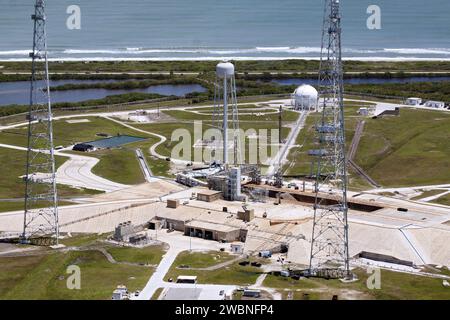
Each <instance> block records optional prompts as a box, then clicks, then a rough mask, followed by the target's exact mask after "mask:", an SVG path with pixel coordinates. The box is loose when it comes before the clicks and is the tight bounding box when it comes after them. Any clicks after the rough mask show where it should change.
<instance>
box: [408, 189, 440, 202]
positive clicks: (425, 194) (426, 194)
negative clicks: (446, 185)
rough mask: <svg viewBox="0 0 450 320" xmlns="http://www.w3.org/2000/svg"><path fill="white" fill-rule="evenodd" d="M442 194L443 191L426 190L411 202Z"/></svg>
mask: <svg viewBox="0 0 450 320" xmlns="http://www.w3.org/2000/svg"><path fill="white" fill-rule="evenodd" d="M422 191H423V190H422ZM443 192H444V191H443V190H427V191H423V192H422V194H421V195H419V196H416V197H413V198H411V200H420V199H423V198H428V197H431V196H435V195H438V194H440V193H443Z"/></svg>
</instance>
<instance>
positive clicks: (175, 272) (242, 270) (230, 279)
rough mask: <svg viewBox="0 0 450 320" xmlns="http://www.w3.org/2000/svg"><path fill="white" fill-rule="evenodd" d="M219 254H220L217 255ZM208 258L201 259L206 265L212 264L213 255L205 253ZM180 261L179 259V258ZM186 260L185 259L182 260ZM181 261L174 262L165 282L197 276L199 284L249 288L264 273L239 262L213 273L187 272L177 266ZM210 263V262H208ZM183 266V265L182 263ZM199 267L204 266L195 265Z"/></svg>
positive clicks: (191, 260)
mask: <svg viewBox="0 0 450 320" xmlns="http://www.w3.org/2000/svg"><path fill="white" fill-rule="evenodd" d="M217 254H218V253H217ZM205 255H206V256H207V257H202V258H200V257H199V259H204V260H206V263H207V264H208V263H211V254H210V253H205ZM177 259H178V258H177ZM182 259H185V258H182ZM180 261H183V260H178V262H177V260H176V261H175V262H174V264H173V265H172V267H171V268H170V270H169V272H168V273H167V274H166V276H165V278H164V279H165V280H166V281H167V280H168V279H169V278H173V280H174V281H176V279H177V277H178V276H180V275H185V276H197V281H198V283H205V284H206V283H209V284H235V285H241V286H248V285H252V284H254V283H255V281H256V279H257V278H258V276H259V275H260V274H261V273H263V271H262V269H261V268H257V267H252V266H240V265H239V264H238V262H235V263H233V264H231V265H229V266H226V267H223V268H220V269H217V270H212V271H205V270H202V271H198V270H185V269H178V268H177V266H178V265H180ZM208 261H209V262H208ZM186 262H191V263H193V262H194V260H193V259H192V258H188V259H187V260H186ZM181 264H182V263H181ZM194 265H197V266H198V267H200V266H203V265H201V264H194Z"/></svg>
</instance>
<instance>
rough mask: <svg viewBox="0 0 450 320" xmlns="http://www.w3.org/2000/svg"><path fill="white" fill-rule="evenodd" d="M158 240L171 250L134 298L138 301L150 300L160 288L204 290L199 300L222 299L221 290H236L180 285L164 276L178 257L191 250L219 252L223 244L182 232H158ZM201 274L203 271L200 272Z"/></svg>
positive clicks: (222, 286) (222, 287)
mask: <svg viewBox="0 0 450 320" xmlns="http://www.w3.org/2000/svg"><path fill="white" fill-rule="evenodd" d="M158 240H160V241H163V242H166V243H168V244H169V246H170V248H169V250H168V251H167V252H166V254H165V255H164V257H163V258H162V260H161V262H160V263H159V265H158V267H157V268H156V271H155V272H154V273H153V275H152V276H151V277H150V279H149V281H148V282H147V285H146V286H145V287H144V289H143V290H142V291H141V292H140V294H139V296H138V297H135V298H134V297H133V299H136V300H150V299H151V298H152V296H153V294H154V293H155V291H156V290H157V289H158V288H197V289H202V292H201V294H200V297H199V299H200V300H202V299H211V300H215V299H222V298H223V297H222V296H220V295H219V292H220V291H221V290H224V291H225V292H231V291H233V290H234V289H236V286H233V285H214V284H180V283H174V282H165V281H164V276H165V275H166V273H167V272H168V271H169V269H170V267H171V266H172V264H173V263H174V261H175V259H176V257H177V255H178V254H179V253H180V252H182V251H186V250H189V249H190V248H192V250H202V251H207V250H218V249H219V248H220V247H221V246H223V244H221V243H218V242H213V241H205V240H204V239H198V238H188V237H186V236H184V235H183V234H182V233H181V232H177V231H174V232H171V233H166V232H164V231H162V230H161V231H160V232H158ZM200 272H201V271H200ZM174 281H176V279H174Z"/></svg>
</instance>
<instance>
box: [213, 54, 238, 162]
mask: <svg viewBox="0 0 450 320" xmlns="http://www.w3.org/2000/svg"><path fill="white" fill-rule="evenodd" d="M214 87H215V88H214V89H215V90H214V112H213V121H214V122H215V123H216V126H217V127H218V128H220V131H221V133H222V137H221V138H222V159H220V161H222V164H223V165H224V166H226V165H228V164H230V159H229V150H230V148H229V147H230V139H231V140H232V146H233V148H232V150H233V160H232V163H231V164H234V165H238V164H240V163H241V160H242V156H241V148H240V133H239V118H238V106H237V98H236V80H235V76H234V65H233V64H232V63H230V62H226V61H224V62H221V63H219V64H218V65H217V66H216V82H215V86H214ZM230 113H231V129H232V132H231V134H230V132H229V129H230V125H229V115H230ZM217 149H218V148H216V150H217ZM217 160H219V159H217Z"/></svg>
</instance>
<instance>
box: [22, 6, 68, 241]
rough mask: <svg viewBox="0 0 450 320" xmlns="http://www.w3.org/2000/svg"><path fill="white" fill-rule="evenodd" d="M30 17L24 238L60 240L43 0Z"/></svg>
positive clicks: (24, 239) (31, 239) (29, 239)
mask: <svg viewBox="0 0 450 320" xmlns="http://www.w3.org/2000/svg"><path fill="white" fill-rule="evenodd" d="M31 18H32V20H33V22H34V34H33V52H31V53H30V57H31V58H32V74H31V89H30V105H29V111H28V116H27V117H28V152H27V166H26V175H25V184H26V187H25V213H24V224H23V234H22V240H23V241H24V242H34V241H37V239H39V240H40V244H58V237H59V226H58V203H57V193H56V181H55V157H54V148H53V129H52V110H51V102H50V89H49V87H50V86H49V77H48V61H47V34H46V27H45V24H46V15H45V2H44V0H36V3H35V12H34V14H33V15H32V16H31ZM43 239H44V240H46V242H45V243H43V242H42V240H43Z"/></svg>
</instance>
